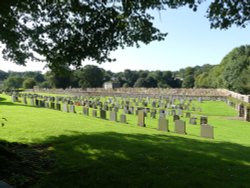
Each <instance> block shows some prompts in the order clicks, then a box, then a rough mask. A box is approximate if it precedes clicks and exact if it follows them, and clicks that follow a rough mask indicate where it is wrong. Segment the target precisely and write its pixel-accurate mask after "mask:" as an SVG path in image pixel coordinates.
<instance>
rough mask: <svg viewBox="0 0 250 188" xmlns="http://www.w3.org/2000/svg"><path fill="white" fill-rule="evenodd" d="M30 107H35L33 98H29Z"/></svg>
mask: <svg viewBox="0 0 250 188" xmlns="http://www.w3.org/2000/svg"><path fill="white" fill-rule="evenodd" d="M30 105H31V106H34V105H35V100H34V98H30Z"/></svg>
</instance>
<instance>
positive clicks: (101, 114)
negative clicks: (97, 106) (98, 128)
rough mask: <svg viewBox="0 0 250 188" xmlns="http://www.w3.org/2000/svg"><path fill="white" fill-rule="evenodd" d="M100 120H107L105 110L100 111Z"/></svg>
mask: <svg viewBox="0 0 250 188" xmlns="http://www.w3.org/2000/svg"><path fill="white" fill-rule="evenodd" d="M100 118H101V119H106V111H105V110H100Z"/></svg>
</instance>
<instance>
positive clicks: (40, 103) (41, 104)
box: [39, 100, 45, 108]
mask: <svg viewBox="0 0 250 188" xmlns="http://www.w3.org/2000/svg"><path fill="white" fill-rule="evenodd" d="M39 107H42V108H44V107H45V102H44V101H43V100H40V102H39Z"/></svg>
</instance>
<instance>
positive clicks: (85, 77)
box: [74, 65, 104, 88]
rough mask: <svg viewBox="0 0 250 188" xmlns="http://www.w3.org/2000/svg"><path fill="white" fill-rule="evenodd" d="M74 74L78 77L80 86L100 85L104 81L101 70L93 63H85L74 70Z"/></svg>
mask: <svg viewBox="0 0 250 188" xmlns="http://www.w3.org/2000/svg"><path fill="white" fill-rule="evenodd" d="M74 75H75V76H76V77H77V78H78V80H79V81H78V82H79V86H80V87H81V88H91V87H102V84H103V81H104V74H103V70H102V69H100V68H99V67H97V66H95V65H86V66H84V67H83V68H82V69H79V70H76V71H75V72H74Z"/></svg>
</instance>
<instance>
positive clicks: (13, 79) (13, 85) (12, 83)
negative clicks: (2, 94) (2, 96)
mask: <svg viewBox="0 0 250 188" xmlns="http://www.w3.org/2000/svg"><path fill="white" fill-rule="evenodd" d="M3 84H4V88H5V89H17V88H21V87H22V84H23V78H22V77H18V76H9V77H8V78H7V79H6V80H4V83H3Z"/></svg>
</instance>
